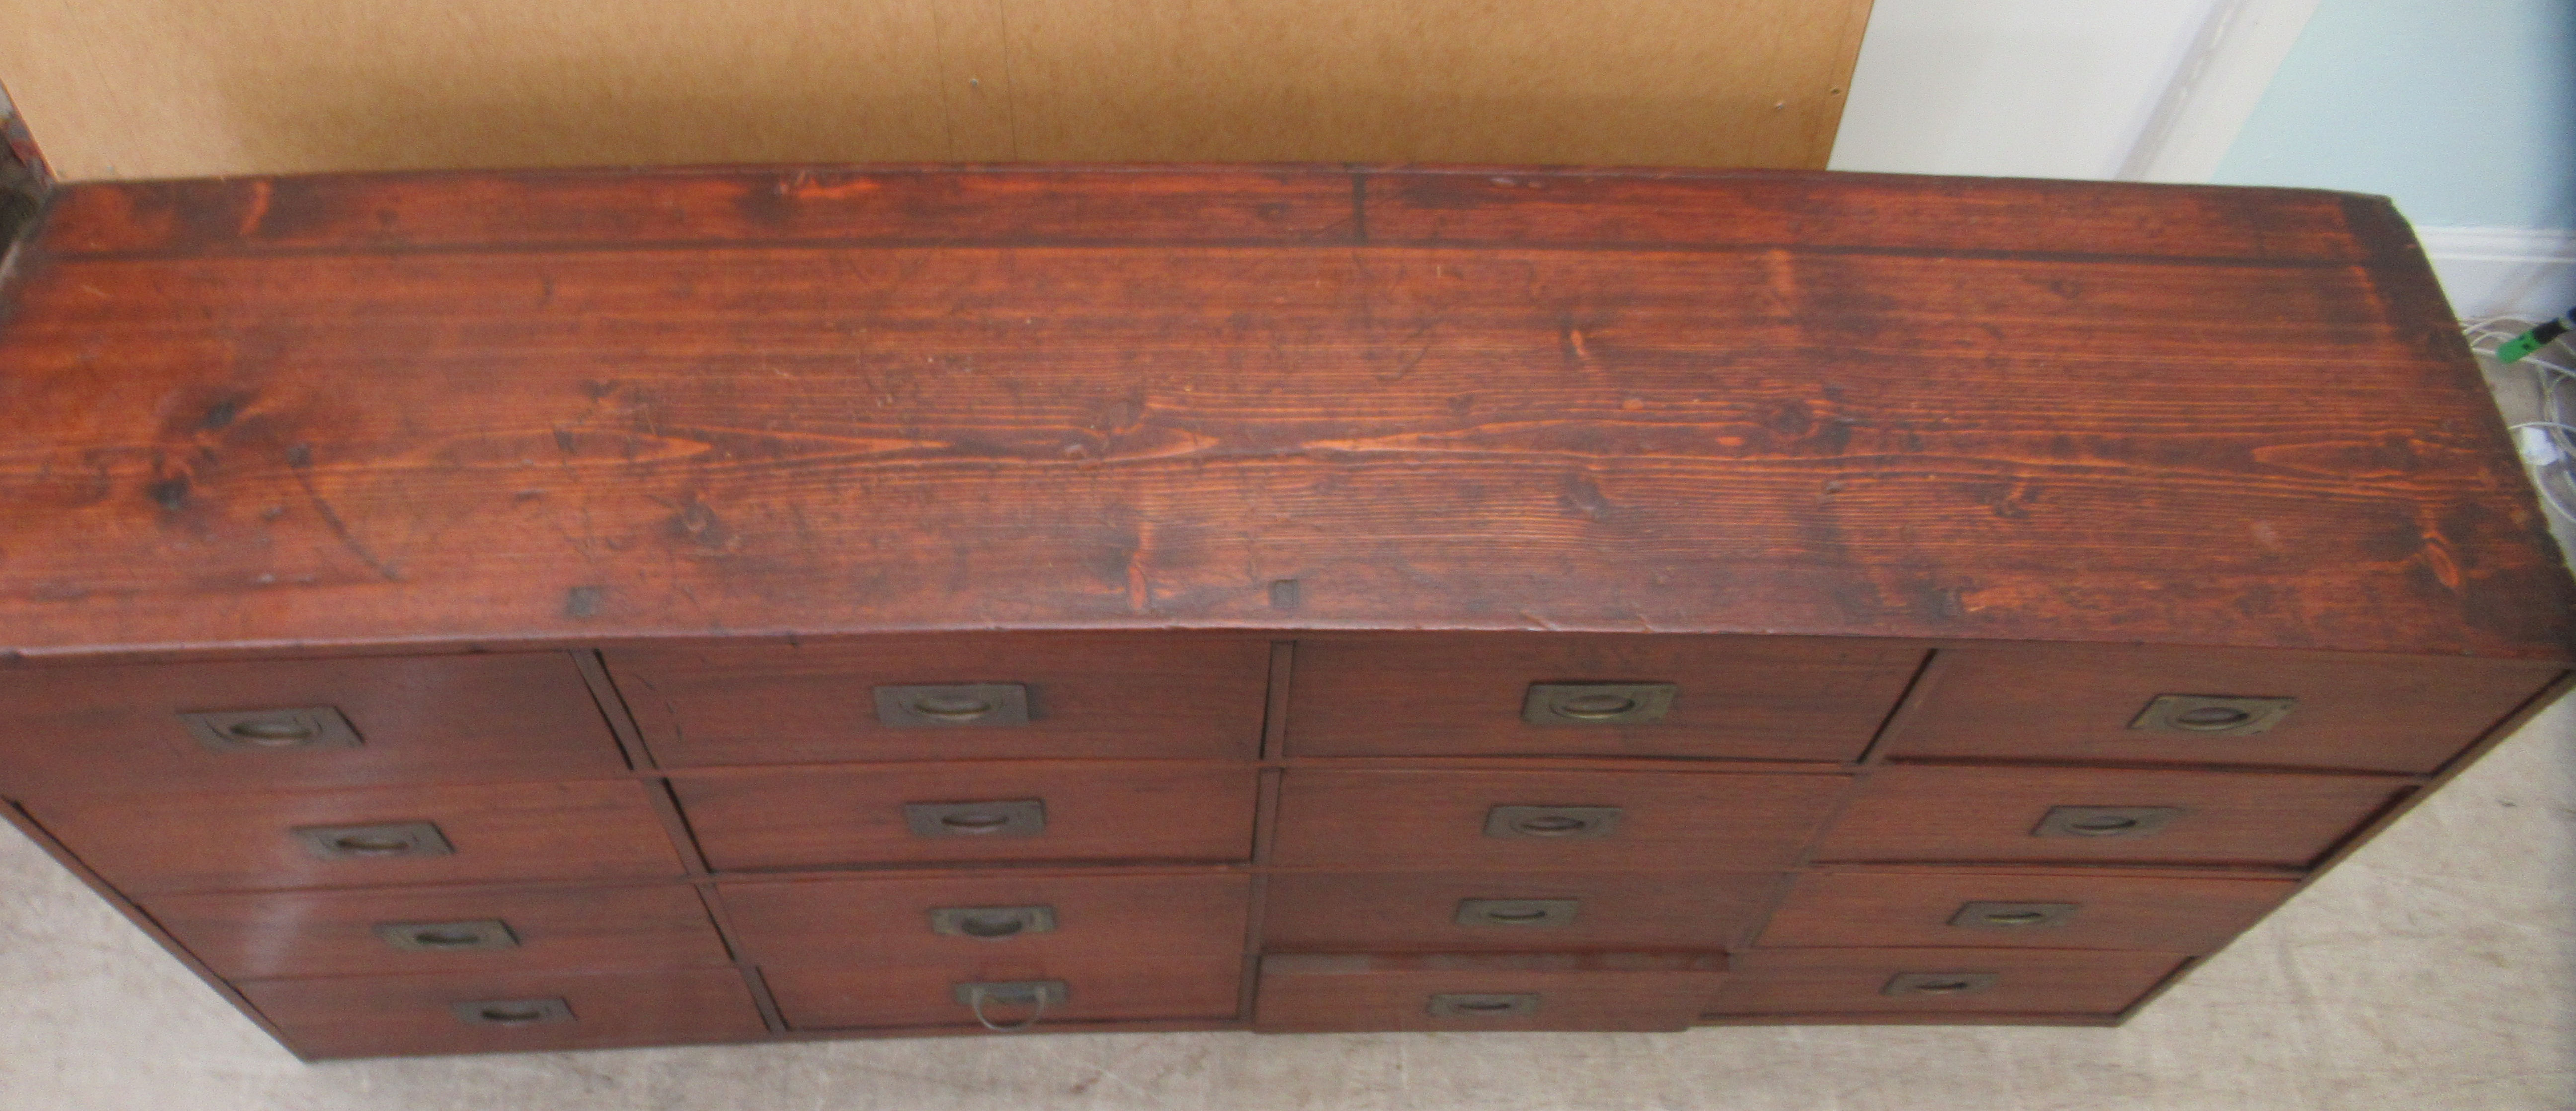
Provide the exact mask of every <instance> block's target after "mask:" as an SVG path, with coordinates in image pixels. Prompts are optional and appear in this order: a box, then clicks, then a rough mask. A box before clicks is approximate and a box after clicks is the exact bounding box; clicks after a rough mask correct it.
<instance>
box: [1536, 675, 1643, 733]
mask: <svg viewBox="0 0 2576 1111" xmlns="http://www.w3.org/2000/svg"><path fill="white" fill-rule="evenodd" d="M1673 690H1674V687H1673V684H1671V683H1532V684H1530V688H1529V696H1528V697H1527V698H1526V699H1524V700H1523V701H1522V703H1521V720H1523V721H1526V722H1528V723H1530V724H1532V725H1645V724H1648V723H1650V722H1656V721H1661V720H1663V717H1664V715H1665V714H1666V713H1667V712H1670V711H1671V710H1672V708H1673Z"/></svg>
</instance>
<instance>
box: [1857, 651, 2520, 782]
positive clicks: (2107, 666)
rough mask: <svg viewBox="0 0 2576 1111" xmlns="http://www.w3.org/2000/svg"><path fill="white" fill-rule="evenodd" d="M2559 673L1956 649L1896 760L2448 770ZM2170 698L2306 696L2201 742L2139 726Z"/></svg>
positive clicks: (2239, 656)
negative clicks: (2262, 719)
mask: <svg viewBox="0 0 2576 1111" xmlns="http://www.w3.org/2000/svg"><path fill="white" fill-rule="evenodd" d="M2558 675H2559V669H2557V668H2551V667H2526V666H2512V665H2498V664H2493V663H2488V662H2484V661H2475V660H2421V659H2385V658H2362V657H2338V658H2318V657H2314V656H2300V655H2288V654H2282V653H2260V652H2215V651H2207V650H2194V651H2190V652H2179V651H2174V650H2171V649H2139V648H2123V647H2115V646H2107V645H2087V646H2084V647H2082V648H2065V647H2051V648H2046V649H2040V648H2015V647H1994V648H1986V647H1977V648H1961V649H1949V650H1944V651H1943V652H1942V654H1941V662H1940V665H1939V666H1938V667H1937V668H1936V669H1935V670H1934V672H1933V673H1932V675H1931V676H1930V677H1929V678H1928V680H1927V683H1926V689H1925V690H1924V691H1923V693H1922V694H1920V695H1919V696H1918V697H1919V698H1920V699H1921V706H1920V709H1919V710H1918V711H1917V712H1915V713H1912V714H1909V715H1907V717H1906V718H1905V720H1903V721H1902V722H1900V723H1899V724H1898V726H1897V728H1896V729H1894V730H1893V731H1891V732H1890V734H1889V736H1888V738H1887V743H1886V745H1885V747H1884V748H1883V749H1882V751H1883V752H1884V753H1885V754H1886V755H1887V756H1888V757H1889V758H1891V759H1898V760H1902V759H1908V758H1916V759H1960V758H1982V759H1997V760H2068V761H2103V762H2114V761H2117V762H2133V763H2154V764H2183V765H2191V766H2194V767H2208V766H2211V765H2219V764H2258V765H2260V764H2269V765H2278V766H2285V767H2314V768H2338V769H2349V770H2354V771H2387V772H2414V773H2424V772H2431V771H2435V770H2437V769H2439V768H2440V767H2441V766H2442V765H2443V763H2444V762H2446V761H2448V760H2450V759H2451V758H2452V757H2453V756H2455V755H2458V754H2459V752H2460V750H2462V749H2464V748H2467V747H2468V746H2469V745H2470V744H2471V743H2472V742H2475V741H2476V740H2477V739H2478V738H2480V737H2483V736H2485V735H2486V733H2487V731H2488V730H2489V729H2491V728H2493V727H2494V726H2495V724H2496V723H2497V722H2498V721H2499V720H2501V719H2503V717H2504V716H2505V715H2507V714H2509V713H2512V712H2513V711H2514V710H2515V709H2516V708H2517V707H2519V706H2521V705H2522V704H2523V702H2524V701H2525V700H2527V699H2529V698H2530V697H2531V696H2532V695H2533V694H2534V693H2535V692H2537V691H2539V690H2540V689H2541V688H2542V687H2545V686H2547V685H2549V683H2550V682H2551V681H2552V680H2554V679H2556V678H2557V677H2558ZM2160 694H2200V695H2252V696H2256V697H2267V698H2296V699H2298V700H2299V701H2298V705H2297V706H2295V707H2293V708H2292V709H2291V711H2290V713H2289V716H2288V717H2286V718H2284V719H2282V721H2281V723H2280V724H2278V725H2276V726H2274V727H2273V728H2271V729H2269V730H2267V731H2265V732H2262V733H2257V734H2251V735H2247V736H2202V735H2194V734H2187V733H2158V732H2147V731H2142V730H2136V729H2131V728H2129V725H2130V723H2131V722H2132V721H2134V720H2136V719H2137V717H2138V714H2139V711H2141V710H2143V709H2145V708H2146V706H2147V703H2148V702H2149V700H2151V699H2153V698H2155V697H2156V696H2157V695H2160Z"/></svg>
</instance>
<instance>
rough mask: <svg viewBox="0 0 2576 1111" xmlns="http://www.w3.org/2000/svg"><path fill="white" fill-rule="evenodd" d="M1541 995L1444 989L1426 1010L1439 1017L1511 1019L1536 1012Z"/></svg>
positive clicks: (1534, 993)
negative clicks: (1446, 990) (1447, 990)
mask: <svg viewBox="0 0 2576 1111" xmlns="http://www.w3.org/2000/svg"><path fill="white" fill-rule="evenodd" d="M1540 1001H1541V997H1540V995H1539V993H1537V992H1534V991H1531V992H1441V993H1439V994H1437V995H1434V996H1432V997H1431V999H1430V1002H1429V1005H1428V1006H1427V1007H1425V1008H1424V1009H1425V1010H1427V1011H1429V1012H1430V1013H1431V1014H1432V1016H1433V1017H1436V1018H1509V1017H1513V1016H1518V1015H1531V1014H1537V1013H1538V1008H1539V1003H1540Z"/></svg>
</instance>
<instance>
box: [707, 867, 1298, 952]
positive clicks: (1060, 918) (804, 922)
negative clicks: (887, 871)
mask: <svg viewBox="0 0 2576 1111" xmlns="http://www.w3.org/2000/svg"><path fill="white" fill-rule="evenodd" d="M717 893H718V897H719V898H721V899H722V900H723V901H724V905H725V911H726V915H727V917H728V918H729V919H730V920H731V921H732V923H733V927H734V934H735V936H736V937H737V938H738V939H740V941H741V943H742V946H743V951H744V954H745V955H746V956H747V957H748V958H749V959H751V960H754V961H759V962H761V963H763V964H779V965H786V964H828V965H831V966H834V967H850V968H855V967H874V966H879V965H894V966H901V965H924V966H929V965H938V964H942V963H949V962H957V961H967V962H973V961H983V960H991V959H997V958H998V959H1008V960H1035V961H1040V962H1045V961H1063V960H1072V961H1088V962H1093V963H1110V964H1115V963H1119V962H1151V961H1155V960H1160V959H1163V958H1166V957H1183V956H1206V957H1222V958H1226V959H1229V960H1231V959H1234V958H1236V957H1238V956H1240V955H1241V954H1242V952H1243V941H1244V921H1245V916H1246V914H1247V912H1248V909H1249V902H1250V898H1251V894H1252V881H1251V880H1250V879H1249V878H1247V877H1244V876H1240V875H1199V876H1063V875H1054V876H1048V875H1030V876H1019V875H1012V874H1009V873H997V874H994V875H991V876H986V877H978V878H973V879H908V878H900V877H889V878H873V877H872V878H866V879H831V880H794V881H777V882H766V883H762V882H753V883H726V884H722V885H720V886H719V887H718V888H717Z"/></svg>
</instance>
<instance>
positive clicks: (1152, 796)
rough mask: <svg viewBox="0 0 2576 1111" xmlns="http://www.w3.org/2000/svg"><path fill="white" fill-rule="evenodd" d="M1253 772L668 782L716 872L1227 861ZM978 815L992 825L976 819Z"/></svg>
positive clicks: (1248, 825)
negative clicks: (856, 866) (840, 866)
mask: <svg viewBox="0 0 2576 1111" xmlns="http://www.w3.org/2000/svg"><path fill="white" fill-rule="evenodd" d="M1256 775H1257V773H1256V772H1255V771H1254V770H1253V769H1252V768H1251V767H1249V766H1246V767H1240V768H1235V767H1224V766H1207V765H1197V766H1192V765H1174V764H1162V763H1138V764H1120V763H1108V762H1086V763H1078V764H1077V763H1063V764H1057V763H1034V762H1031V763H991V764H972V765H936V766H923V767H905V766H902V765H877V766H875V767H871V768H867V769H864V770H829V771H799V772H795V773H785V772H781V773H776V774H740V775H720V776H704V777H699V778H692V779H681V780H676V781H674V782H673V784H672V786H673V788H674V789H675V790H676V791H678V792H679V796H680V804H681V807H682V809H684V810H686V811H687V812H688V816H689V823H690V826H691V828H692V829H694V830H695V831H696V833H697V835H698V844H699V847H700V848H701V849H702V850H703V851H704V852H705V853H706V857H707V862H708V863H709V864H710V865H711V866H713V867H715V868H718V869H743V868H793V867H803V866H817V865H835V864H919V863H934V862H966V861H994V860H1026V861H1038V860H1139V861H1145V860H1204V861H1231V860H1243V859H1245V858H1247V857H1249V856H1250V855H1251V852H1252V811H1253V801H1254V782H1255V777H1256ZM987 818H993V819H995V820H994V822H993V824H991V825H982V824H979V823H981V822H983V821H984V820H985V819H987ZM979 829H980V830H982V832H976V831H977V830H979Z"/></svg>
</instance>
